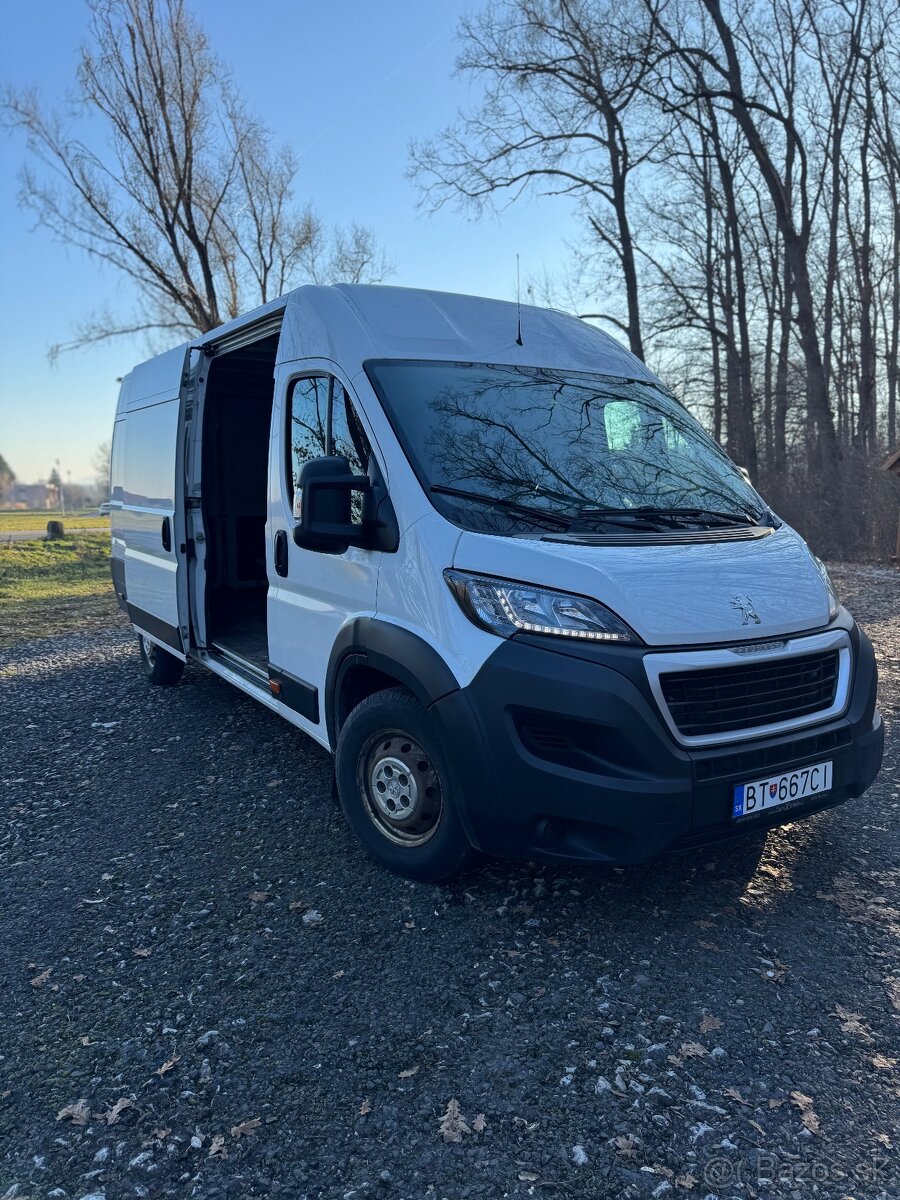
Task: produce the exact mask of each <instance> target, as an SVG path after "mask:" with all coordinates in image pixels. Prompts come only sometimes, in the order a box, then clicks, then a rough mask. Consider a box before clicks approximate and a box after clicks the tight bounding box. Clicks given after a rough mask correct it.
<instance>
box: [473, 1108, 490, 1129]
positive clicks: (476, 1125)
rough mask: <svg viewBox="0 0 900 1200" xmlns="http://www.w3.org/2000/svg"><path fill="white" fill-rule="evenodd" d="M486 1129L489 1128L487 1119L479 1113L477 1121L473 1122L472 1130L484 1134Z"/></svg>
mask: <svg viewBox="0 0 900 1200" xmlns="http://www.w3.org/2000/svg"><path fill="white" fill-rule="evenodd" d="M486 1127H487V1117H486V1116H485V1115H484V1113H479V1114H478V1116H477V1117H476V1118H475V1120H474V1121H473V1122H472V1128H473V1130H474V1131H475V1132H476V1133H484V1130H485V1128H486Z"/></svg>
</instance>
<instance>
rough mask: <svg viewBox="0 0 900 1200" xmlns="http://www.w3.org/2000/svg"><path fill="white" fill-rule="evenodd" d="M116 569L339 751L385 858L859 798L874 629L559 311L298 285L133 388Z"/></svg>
mask: <svg viewBox="0 0 900 1200" xmlns="http://www.w3.org/2000/svg"><path fill="white" fill-rule="evenodd" d="M111 520H112V549H113V580H114V584H115V588H116V592H117V593H118V596H119V600H120V602H121V604H122V605H123V607H124V608H125V609H126V611H127V613H128V616H129V618H130V619H131V621H132V622H133V624H134V628H135V630H136V631H137V634H138V637H139V644H140V653H141V657H142V660H143V664H144V667H145V669H146V671H147V674H148V677H149V679H150V682H151V683H155V684H171V683H175V682H176V681H177V680H178V678H179V676H180V675H181V672H182V670H183V666H184V663H185V662H186V661H187V660H188V659H192V660H194V661H196V662H198V663H201V664H203V666H205V667H208V668H209V670H211V671H214V672H215V673H216V674H217V675H220V676H222V678H224V679H227V680H229V681H230V682H231V683H233V684H234V685H235V686H236V687H238V688H240V689H241V690H242V691H244V692H247V693H248V694H249V695H251V696H255V697H256V698H257V699H258V700H259V701H261V702H262V703H263V704H265V705H266V706H267V707H269V708H270V709H272V710H273V711H274V712H277V713H279V714H280V715H281V716H283V717H285V718H286V719H287V720H288V721H290V722H292V724H294V725H296V726H298V727H299V728H300V729H303V730H304V731H305V732H306V733H308V734H309V735H310V736H311V737H313V738H315V740H316V741H317V742H319V743H321V745H323V746H325V747H327V748H328V749H329V750H331V751H332V752H333V754H334V756H335V771H336V777H337V788H338V793H339V796H340V801H341V805H342V807H343V810H344V813H345V815H346V818H347V820H348V822H349V823H350V825H351V826H352V828H353V830H354V831H355V832H356V834H357V835H358V837H359V839H360V841H362V842H363V844H364V845H365V847H366V848H367V849H368V850H369V852H370V853H371V854H373V855H374V856H375V858H376V859H378V860H379V861H380V862H381V863H383V864H385V865H386V866H388V867H391V868H392V869H394V870H396V871H399V872H401V873H403V874H405V875H409V876H412V877H415V878H419V879H439V878H442V877H445V876H448V875H450V874H451V873H453V872H454V871H456V870H457V869H458V868H460V867H461V866H462V865H463V863H464V862H466V860H467V859H468V858H469V855H470V853H471V851H472V849H473V848H476V849H479V850H484V851H488V852H491V853H495V854H502V855H513V856H523V857H529V858H538V859H544V860H553V861H557V862H560V861H566V862H602V863H631V862H637V861H641V860H645V859H647V858H649V857H651V856H653V855H656V854H658V853H660V852H662V851H666V850H670V849H677V848H681V847H688V846H691V845H695V844H698V843H702V842H708V841H713V840H716V839H719V838H726V837H729V836H731V835H732V834H735V833H738V832H741V831H745V830H754V829H760V828H765V827H766V826H769V825H772V824H775V823H778V822H782V821H788V820H795V819H796V818H797V817H799V816H804V815H806V814H807V813H810V812H814V811H816V810H818V809H821V808H824V807H826V806H828V805H833V804H837V803H840V802H841V801H843V800H846V799H848V798H849V797H851V796H859V795H860V794H861V793H862V792H863V791H864V790H865V789H866V788H867V787H868V786H869V785H870V784H871V783H872V781H873V780H874V778H875V776H876V774H877V773H878V769H879V766H880V762H881V753H882V743H883V727H882V722H881V716H880V714H879V712H878V710H877V708H876V706H875V686H876V668H875V660H874V656H873V653H872V648H871V645H870V643H869V641H868V639H867V638H866V637H865V635H864V634H863V633H862V632H861V631H860V630H859V628H858V627H857V625H856V624H855V622H854V621H853V618H852V617H851V616H850V614H849V613H848V612H847V610H846V609H844V608H842V607H841V606H840V604H839V602H838V600H837V598H836V596H835V593H834V589H833V587H832V585H831V583H830V581H829V579H828V576H827V574H826V572H825V568H824V567H823V566H822V563H821V562H819V560H818V559H816V558H814V557H813V556H812V554H811V553H810V552H809V550H808V549H807V547H806V545H805V544H804V542H803V541H802V539H801V538H800V537H799V536H798V535H797V534H796V533H795V532H794V530H792V529H790V528H789V527H788V526H787V525H785V524H784V523H783V522H782V521H780V520H779V519H778V517H776V516H775V514H774V513H772V512H771V511H770V510H769V509H768V508H767V506H766V504H765V502H764V501H763V500H762V499H761V498H760V496H759V495H758V494H757V493H756V492H755V491H754V489H753V487H752V486H751V485H750V484H749V483H748V482H747V481H746V480H745V479H744V478H743V476H742V475H741V472H740V471H739V470H738V468H737V467H736V466H734V465H733V464H732V463H731V462H730V460H729V459H728V458H727V457H726V455H725V454H724V452H723V451H722V450H721V449H720V448H719V446H718V445H716V443H715V442H714V441H713V440H712V439H711V438H710V437H709V436H708V434H706V433H705V432H704V431H703V429H702V428H701V427H700V425H699V424H698V423H697V422H696V421H695V420H694V418H693V417H691V416H690V415H689V414H688V412H687V411H686V410H685V409H684V408H683V407H682V406H681V405H680V404H679V403H678V402H677V401H676V400H675V399H674V398H673V397H672V395H671V393H670V392H668V391H667V390H666V388H665V387H664V386H663V385H662V384H661V383H660V382H659V380H658V379H657V378H656V377H655V376H654V375H653V374H651V372H650V371H649V370H648V369H647V368H646V367H645V366H644V364H643V363H641V362H640V361H639V360H638V359H637V358H635V357H634V356H633V355H631V354H629V353H628V352H627V351H626V350H624V349H623V348H622V347H621V346H620V345H618V343H616V342H615V341H614V340H613V339H611V338H609V337H607V336H606V335H604V334H603V333H601V332H599V331H598V330H597V329H595V328H593V327H592V326H590V325H587V324H585V323H584V322H582V321H579V320H577V319H576V318H574V317H570V316H566V315H564V314H562V313H558V312H552V311H548V310H545V309H539V308H532V307H523V308H522V309H521V312H519V311H518V310H517V306H516V305H515V304H509V303H503V302H500V301H496V300H486V299H479V298H476V297H472V296H456V295H447V294H442V293H438V292H427V291H413V290H409V289H405V288H394V287H363V286H339V287H317V286H316V287H313V286H310V287H302V288H299V289H298V290H297V291H294V292H291V293H290V294H289V295H288V296H285V297H283V298H281V299H279V300H276V301H273V302H272V303H270V304H267V305H266V306H265V307H263V308H261V309H258V310H257V311H255V312H252V313H250V314H249V315H247V316H246V317H242V318H239V319H238V320H235V321H232V322H230V323H229V324H227V325H223V326H222V327H221V328H219V329H216V330H214V331H213V332H211V333H208V334H205V335H204V336H202V337H200V338H198V339H197V340H196V341H195V342H193V343H191V344H190V345H184V346H180V347H179V348H178V349H176V350H171V351H169V352H168V353H167V354H162V355H160V356H159V357H157V358H153V359H150V360H149V361H148V362H145V363H142V364H141V365H140V366H137V367H135V369H134V370H133V371H132V372H131V374H130V375H128V376H127V377H126V378H125V380H124V382H123V384H122V390H121V394H120V397H119V404H118V411H117V415H116V423H115V433H114V437H113V452H112V516H111Z"/></svg>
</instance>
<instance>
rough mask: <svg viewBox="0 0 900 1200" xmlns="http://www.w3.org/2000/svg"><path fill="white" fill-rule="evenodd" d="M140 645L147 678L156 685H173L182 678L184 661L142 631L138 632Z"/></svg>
mask: <svg viewBox="0 0 900 1200" xmlns="http://www.w3.org/2000/svg"><path fill="white" fill-rule="evenodd" d="M138 646H139V647H140V650H141V662H142V663H143V664H144V671H145V673H146V675H147V679H148V680H149V682H150V683H152V684H153V686H154V687H171V686H172V684H174V683H177V682H178V680H179V679H180V678H181V673H182V671H183V670H184V663H183V662H182V661H181V659H180V658H176V657H175V655H174V654H170V653H169V652H168V650H163V648H162V646H160V645H157V643H156V642H154V641H151V640H150V638H148V637H145V636H144V635H143V634H142V633H141V634H138Z"/></svg>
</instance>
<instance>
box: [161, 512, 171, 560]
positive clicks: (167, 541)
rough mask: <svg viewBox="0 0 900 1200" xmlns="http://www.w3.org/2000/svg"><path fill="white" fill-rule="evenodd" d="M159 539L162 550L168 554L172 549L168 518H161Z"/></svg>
mask: <svg viewBox="0 0 900 1200" xmlns="http://www.w3.org/2000/svg"><path fill="white" fill-rule="evenodd" d="M160 538H161V540H162V548H163V550H165V551H166V552H167V553H168V552H169V551H170V550H171V549H172V526H171V525H170V524H169V518H168V517H163V521H162V529H161V530H160Z"/></svg>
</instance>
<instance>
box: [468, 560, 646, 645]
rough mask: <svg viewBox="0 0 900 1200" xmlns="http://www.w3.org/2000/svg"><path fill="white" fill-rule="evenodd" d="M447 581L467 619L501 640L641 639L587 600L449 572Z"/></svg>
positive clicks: (497, 580)
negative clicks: (527, 636) (535, 636)
mask: <svg viewBox="0 0 900 1200" xmlns="http://www.w3.org/2000/svg"><path fill="white" fill-rule="evenodd" d="M444 578H445V579H446V580H447V583H448V584H449V586H450V589H451V591H452V592H453V594H454V596H455V597H456V599H457V601H458V602H459V604H460V607H461V608H462V610H463V612H465V614H466V616H468V617H469V619H470V620H472V621H474V622H475V624H476V625H481V626H482V627H483V628H485V629H489V630H490V631H491V633H496V634H498V635H499V636H500V637H511V636H512V634H514V633H519V632H521V633H540V634H550V635H551V636H554V637H566V638H578V639H581V640H584V641H592V642H617V643H630V644H632V645H633V644H636V643H637V641H638V638H637V635H636V634H635V633H634V632H633V631H632V630H631V629H629V628H628V626H627V625H626V624H625V622H624V621H623V620H622V619H621V618H620V617H617V616H616V614H615V613H614V612H611V611H610V610H609V609H608V608H606V607H605V606H604V605H603V604H600V603H599V601H597V600H591V599H590V598H589V597H587V596H573V595H571V594H570V593H569V592H557V591H554V590H553V589H552V588H544V587H537V586H535V585H532V584H527V583H516V582H514V581H512V580H506V579H492V578H491V577H490V576H486V575H469V574H468V573H467V572H465V571H451V570H447V571H445V572H444Z"/></svg>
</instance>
